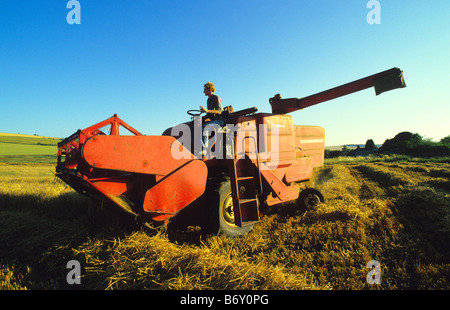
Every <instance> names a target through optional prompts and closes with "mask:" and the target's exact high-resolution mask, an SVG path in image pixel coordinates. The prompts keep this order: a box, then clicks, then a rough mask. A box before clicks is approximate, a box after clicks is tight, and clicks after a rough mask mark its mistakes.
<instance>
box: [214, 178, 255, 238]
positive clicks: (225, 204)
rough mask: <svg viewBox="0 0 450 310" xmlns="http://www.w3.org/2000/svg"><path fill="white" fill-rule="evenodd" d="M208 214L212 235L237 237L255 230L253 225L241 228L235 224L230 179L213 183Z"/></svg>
mask: <svg viewBox="0 0 450 310" xmlns="http://www.w3.org/2000/svg"><path fill="white" fill-rule="evenodd" d="M206 212H209V213H210V214H209V216H208V219H209V220H208V231H209V232H210V233H213V234H222V235H225V236H228V237H237V236H241V235H244V234H246V233H248V232H250V231H251V230H252V229H253V225H246V226H244V227H239V226H237V225H236V224H235V218H234V211H233V195H232V192H231V183H230V178H229V177H223V178H220V179H219V180H218V181H215V182H213V186H212V191H211V193H210V197H209V199H208V205H207V206H206Z"/></svg>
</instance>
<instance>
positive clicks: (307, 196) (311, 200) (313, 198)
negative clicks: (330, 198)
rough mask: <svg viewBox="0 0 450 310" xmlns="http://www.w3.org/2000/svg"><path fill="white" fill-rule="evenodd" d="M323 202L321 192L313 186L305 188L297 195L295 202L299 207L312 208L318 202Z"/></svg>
mask: <svg viewBox="0 0 450 310" xmlns="http://www.w3.org/2000/svg"><path fill="white" fill-rule="evenodd" d="M322 202H325V198H324V197H323V195H322V193H321V192H319V191H318V190H317V189H315V188H307V189H305V190H303V191H302V192H301V193H300V195H299V196H298V200H297V203H298V205H299V207H300V208H302V209H306V210H314V209H315V208H316V207H317V205H318V204H319V203H322Z"/></svg>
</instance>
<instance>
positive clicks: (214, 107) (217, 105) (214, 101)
mask: <svg viewBox="0 0 450 310" xmlns="http://www.w3.org/2000/svg"><path fill="white" fill-rule="evenodd" d="M215 91H216V87H215V86H214V84H213V83H211V82H207V83H206V84H205V85H203V93H204V94H205V96H208V100H207V101H206V107H207V109H205V107H203V106H200V110H202V111H203V112H205V113H206V116H205V119H204V122H211V121H213V122H214V123H217V124H219V125H222V126H223V125H224V123H225V122H224V121H223V118H222V117H221V116H220V115H221V114H222V111H223V109H222V101H221V100H220V97H219V96H217V95H215V94H214V92H215Z"/></svg>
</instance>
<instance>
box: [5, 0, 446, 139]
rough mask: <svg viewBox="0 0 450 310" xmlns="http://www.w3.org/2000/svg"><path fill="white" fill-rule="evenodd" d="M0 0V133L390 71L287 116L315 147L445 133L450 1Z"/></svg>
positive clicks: (156, 128) (156, 112)
mask: <svg viewBox="0 0 450 310" xmlns="http://www.w3.org/2000/svg"><path fill="white" fill-rule="evenodd" d="M67 2H68V1H66V0H52V1H31V0H1V1H0V108H1V114H0V115H1V117H0V120H1V121H0V132H9V133H22V134H38V135H43V136H54V137H67V136H69V135H70V134H72V133H74V132H75V131H76V130H77V129H79V128H80V129H83V128H86V127H88V126H90V125H93V124H95V123H97V122H100V121H102V120H104V119H106V118H108V117H110V116H112V115H113V114H114V113H117V114H118V115H119V117H120V118H122V119H123V120H124V121H126V122H127V123H129V124H130V125H131V126H133V127H134V128H136V129H137V130H139V131H140V132H142V133H144V134H149V135H159V134H161V133H162V132H163V131H164V130H165V129H166V128H168V127H170V126H173V125H175V124H178V123H181V122H185V121H187V120H189V117H188V115H187V114H186V111H187V110H189V109H197V108H198V107H199V106H200V105H205V104H206V97H205V96H204V94H203V84H204V83H205V82H207V81H212V82H214V83H215V85H216V89H217V90H216V94H217V95H219V96H220V97H221V99H222V104H223V105H224V106H227V105H233V107H234V108H235V110H239V109H244V108H247V107H252V106H257V107H258V109H259V111H261V112H270V111H271V109H270V105H269V103H268V99H269V98H270V97H272V96H273V95H275V94H276V93H281V94H282V96H283V98H290V97H304V96H308V95H311V94H313V93H316V92H319V91H322V90H325V89H328V88H331V87H334V86H338V85H340V84H343V83H347V82H350V81H353V80H355V79H359V78H361V77H364V76H368V75H371V74H374V73H377V72H380V71H384V70H387V69H390V68H392V67H399V68H400V69H402V70H403V71H404V76H405V81H406V84H407V86H408V87H407V88H404V89H399V90H395V91H392V92H388V93H384V94H382V95H380V96H375V94H374V91H373V89H369V90H364V91H362V92H359V93H356V94H352V95H348V96H345V97H342V98H339V99H336V100H333V101H329V102H325V103H322V104H320V105H316V106H313V107H310V108H307V109H304V110H302V111H297V112H294V113H292V114H291V115H292V116H293V117H294V122H295V123H296V124H299V125H300V124H304V125H320V126H322V127H324V128H325V130H326V144H327V145H342V144H349V143H365V141H366V140H367V139H373V140H374V141H375V143H377V144H381V143H383V142H384V140H385V139H387V138H392V137H393V136H395V135H396V134H397V133H399V132H401V131H411V132H415V133H419V134H421V135H423V136H425V137H426V138H432V139H434V140H435V141H437V140H439V139H441V138H443V137H445V136H447V135H449V134H450V130H449V129H450V128H449V127H450V126H449V116H450V107H449V104H448V103H449V98H450V78H449V71H450V61H449V55H450V53H449V52H450V33H449V29H450V27H449V26H450V21H449V16H450V14H449V12H450V1H448V0H434V1H433V0H429V1H423V0H409V1H398V0H389V1H388V0H379V3H380V4H381V24H373V25H370V24H368V23H367V20H366V16H367V14H368V13H369V12H370V9H368V8H367V7H366V5H367V3H368V0H367V1H366V0H342V1H335V0H314V1H313V0H277V1H275V0H272V1H268V0H241V1H237V0H226V1H225V0H211V1H197V0H189V1H188V0H184V1H176V0H172V1H169V0H164V1H162V0H158V1H156V0H155V1H152V0H146V1H144V0H133V1H117V0H108V1H106V0H79V3H80V4H81V24H79V25H77V24H73V25H69V24H68V23H67V21H66V15H67V14H68V13H69V11H70V9H67V8H66V4H67Z"/></svg>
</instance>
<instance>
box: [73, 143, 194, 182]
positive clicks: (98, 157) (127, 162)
mask: <svg viewBox="0 0 450 310" xmlns="http://www.w3.org/2000/svg"><path fill="white" fill-rule="evenodd" d="M172 148H173V149H172ZM172 150H174V151H176V152H178V153H177V155H182V156H181V157H182V158H179V159H177V158H175V157H174V156H173V154H172ZM82 154H83V157H84V159H85V160H86V162H87V163H88V164H89V165H91V166H92V167H95V168H102V169H110V170H118V171H125V172H134V173H145V174H155V175H167V174H169V173H171V172H172V171H173V170H174V169H176V168H177V167H180V166H181V165H183V164H185V163H187V162H188V161H190V160H192V159H193V158H194V155H193V154H192V153H190V152H189V151H188V150H187V149H185V148H184V147H183V146H182V145H181V144H180V143H179V142H178V141H177V140H176V139H175V138H173V137H170V136H94V137H92V138H91V139H89V140H88V141H86V143H85V145H84V147H83V151H82Z"/></svg>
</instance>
